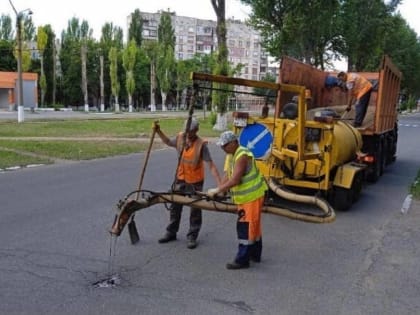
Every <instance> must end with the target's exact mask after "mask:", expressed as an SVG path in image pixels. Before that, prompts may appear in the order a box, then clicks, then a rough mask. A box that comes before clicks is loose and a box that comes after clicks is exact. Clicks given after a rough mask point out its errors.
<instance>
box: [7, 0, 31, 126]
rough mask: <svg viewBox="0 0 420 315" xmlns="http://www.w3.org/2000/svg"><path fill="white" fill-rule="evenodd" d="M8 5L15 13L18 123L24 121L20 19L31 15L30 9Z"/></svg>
mask: <svg viewBox="0 0 420 315" xmlns="http://www.w3.org/2000/svg"><path fill="white" fill-rule="evenodd" d="M9 3H10V5H11V6H12V8H13V11H15V14H16V32H17V34H16V40H17V45H18V58H17V59H18V60H17V68H18V98H17V99H18V108H17V110H18V122H19V123H20V122H23V121H24V120H25V117H24V102H23V76H22V18H23V17H24V13H25V12H26V11H28V15H31V14H32V11H31V10H30V9H25V10H22V11H19V12H18V11H17V10H16V9H15V7H14V5H13V3H12V1H11V0H9Z"/></svg>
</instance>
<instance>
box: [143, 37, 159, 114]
mask: <svg viewBox="0 0 420 315" xmlns="http://www.w3.org/2000/svg"><path fill="white" fill-rule="evenodd" d="M143 47H144V50H145V52H146V55H147V58H148V59H149V62H150V110H151V111H152V112H154V111H156V86H157V84H156V60H157V55H158V51H159V44H158V43H157V42H156V41H152V40H147V41H145V42H144V43H143Z"/></svg>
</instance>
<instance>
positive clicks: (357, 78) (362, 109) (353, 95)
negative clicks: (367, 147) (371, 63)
mask: <svg viewBox="0 0 420 315" xmlns="http://www.w3.org/2000/svg"><path fill="white" fill-rule="evenodd" d="M337 78H338V79H339V80H341V81H343V82H344V83H345V84H346V88H347V90H348V91H349V92H350V97H349V101H348V104H347V108H346V111H348V112H349V111H350V110H351V105H352V104H353V101H354V100H355V101H356V102H355V107H356V117H355V119H354V123H353V126H354V127H360V126H361V125H362V122H363V119H364V118H365V116H366V111H367V107H368V105H369V100H370V94H371V93H372V83H370V82H369V81H368V80H367V79H366V78H364V77H362V76H361V75H358V74H357V73H346V72H340V73H338V74H337Z"/></svg>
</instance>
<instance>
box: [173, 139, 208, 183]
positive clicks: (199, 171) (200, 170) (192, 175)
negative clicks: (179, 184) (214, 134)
mask: <svg viewBox="0 0 420 315" xmlns="http://www.w3.org/2000/svg"><path fill="white" fill-rule="evenodd" d="M183 136H184V134H183V133H182V132H181V133H179V134H178V136H177V138H176V148H177V151H178V153H179V154H181V159H180V161H179V165H178V170H177V178H178V179H179V180H184V181H185V182H186V183H189V184H194V183H198V182H201V181H203V180H204V163H203V159H202V158H201V149H202V147H203V144H204V143H207V141H204V140H203V139H201V138H200V137H197V139H196V140H195V141H194V142H193V143H192V145H191V146H190V147H189V148H188V149H186V148H184V149H183V150H182V141H183ZM181 150H182V152H181Z"/></svg>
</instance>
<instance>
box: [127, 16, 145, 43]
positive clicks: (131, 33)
mask: <svg viewBox="0 0 420 315" xmlns="http://www.w3.org/2000/svg"><path fill="white" fill-rule="evenodd" d="M142 32H143V20H142V18H141V13H140V10H139V9H136V10H134V12H133V13H131V22H130V26H129V28H128V41H131V40H134V41H135V43H136V45H137V47H140V46H141V42H142V40H143V36H142Z"/></svg>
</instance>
